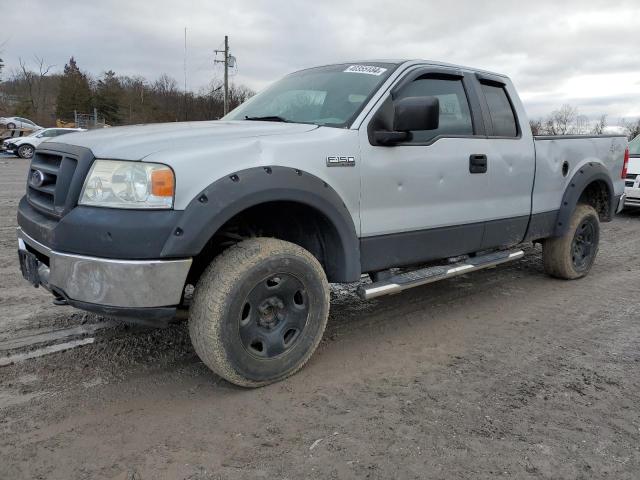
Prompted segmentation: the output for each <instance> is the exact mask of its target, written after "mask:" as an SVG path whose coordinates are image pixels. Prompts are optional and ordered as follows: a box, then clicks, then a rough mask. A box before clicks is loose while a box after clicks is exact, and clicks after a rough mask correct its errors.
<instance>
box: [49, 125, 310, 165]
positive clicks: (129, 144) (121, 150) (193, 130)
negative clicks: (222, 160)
mask: <svg viewBox="0 0 640 480" xmlns="http://www.w3.org/2000/svg"><path fill="white" fill-rule="evenodd" d="M316 128H318V126H317V125H308V124H300V123H281V122H259V121H243V120H239V121H220V120H214V121H205V122H176V123H156V124H148V125H132V126H129V127H113V128H103V129H100V130H91V131H88V132H79V133H70V134H67V135H64V137H63V138H61V139H60V140H58V141H57V142H56V143H66V144H69V145H76V146H79V147H85V148H88V149H90V150H91V151H92V152H93V154H94V155H95V156H96V157H97V158H110V159H118V160H141V159H143V158H144V157H146V156H148V155H151V154H153V153H157V152H163V151H168V150H178V151H184V150H185V149H188V148H194V149H198V148H200V147H204V146H208V145H211V144H213V143H223V142H227V141H229V140H233V139H238V138H249V137H262V136H268V135H284V134H295V133H303V132H308V131H310V130H314V129H316Z"/></svg>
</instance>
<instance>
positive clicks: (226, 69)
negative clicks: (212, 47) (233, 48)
mask: <svg viewBox="0 0 640 480" xmlns="http://www.w3.org/2000/svg"><path fill="white" fill-rule="evenodd" d="M215 52H216V53H224V60H215V63H224V114H225V115H226V114H227V113H229V59H230V57H231V55H229V36H228V35H225V36H224V50H216V51H215Z"/></svg>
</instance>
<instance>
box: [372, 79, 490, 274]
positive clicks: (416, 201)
mask: <svg viewBox="0 0 640 480" xmlns="http://www.w3.org/2000/svg"><path fill="white" fill-rule="evenodd" d="M465 75H471V74H470V73H465V72H462V71H460V70H456V69H444V68H440V67H439V68H437V69H436V68H433V69H428V68H425V67H418V68H416V69H414V70H410V71H409V72H408V73H407V74H405V76H404V77H403V78H401V79H400V80H399V82H397V83H396V86H392V87H391V89H390V91H389V92H387V94H386V95H384V96H383V97H382V98H381V99H380V102H379V104H378V105H377V107H376V108H374V109H373V110H372V113H371V115H370V116H369V117H368V118H367V119H366V120H365V121H364V123H363V124H362V127H361V128H360V134H359V135H360V148H361V153H362V166H361V168H362V196H361V231H362V233H361V235H362V238H361V257H362V271H365V272H366V271H375V270H382V269H385V268H389V267H392V266H401V265H410V264H415V263H419V262H425V261H428V260H432V259H439V258H445V257H450V256H455V255H461V254H466V253H470V252H475V251H478V250H480V249H481V245H482V239H483V233H484V228H485V220H486V219H487V218H490V217H491V216H492V212H491V210H492V203H491V198H492V192H491V188H490V183H489V176H488V174H487V168H486V153H487V152H486V148H487V145H486V140H485V139H484V123H483V120H482V113H481V110H480V105H479V101H478V99H477V97H476V94H475V89H473V88H471V85H470V83H469V82H470V79H466V78H465ZM408 78H411V81H409V82H407V79H408ZM398 86H401V88H400V89H399V90H397V91H394V89H396V88H398ZM392 94H393V99H394V100H397V99H400V98H404V97H412V96H424V97H436V98H437V99H438V100H439V104H440V117H439V126H438V128H437V129H436V130H428V131H415V132H412V138H411V139H410V140H409V141H404V142H402V143H400V144H396V145H394V146H381V145H376V144H373V143H372V140H371V139H370V137H371V135H370V132H368V130H369V128H368V127H369V126H370V125H371V122H372V120H373V119H374V117H375V114H376V112H377V110H378V108H382V107H383V104H384V102H385V100H387V99H388V98H389V95H392ZM483 158H484V168H482V164H483ZM474 165H475V166H474Z"/></svg>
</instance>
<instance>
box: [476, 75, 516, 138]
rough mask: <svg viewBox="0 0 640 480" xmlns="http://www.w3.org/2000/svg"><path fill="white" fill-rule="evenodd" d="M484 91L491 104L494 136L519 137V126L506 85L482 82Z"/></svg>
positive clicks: (490, 111) (488, 102)
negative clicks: (500, 85)
mask: <svg viewBox="0 0 640 480" xmlns="http://www.w3.org/2000/svg"><path fill="white" fill-rule="evenodd" d="M481 85H482V91H483V93H484V96H485V98H486V99H487V104H488V106H489V115H490V116H491V123H492V124H493V136H495V137H517V136H518V126H517V123H516V117H515V115H514V113H513V108H512V107H511V102H510V101H509V97H508V96H507V92H506V91H505V89H504V87H499V86H495V85H488V84H486V83H482V84H481Z"/></svg>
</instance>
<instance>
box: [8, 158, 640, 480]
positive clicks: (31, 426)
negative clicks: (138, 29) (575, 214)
mask: <svg viewBox="0 0 640 480" xmlns="http://www.w3.org/2000/svg"><path fill="white" fill-rule="evenodd" d="M26 169H27V163H26V162H25V161H23V160H18V159H13V158H9V157H2V156H0V208H1V211H0V216H1V218H0V348H2V345H4V351H0V355H4V356H5V358H9V357H7V355H14V356H15V355H19V354H21V353H24V352H29V351H33V349H34V348H36V346H34V345H35V343H37V342H35V341H34V343H33V345H31V346H29V342H28V341H27V342H22V340H24V339H29V338H32V339H40V340H38V341H39V342H40V346H42V345H41V344H42V343H43V342H44V343H46V342H45V341H44V340H42V339H43V338H47V335H48V333H47V332H51V331H54V332H55V331H64V332H66V331H69V329H73V328H86V327H87V326H102V325H105V324H104V323H103V322H104V321H105V320H104V319H102V318H100V317H97V316H94V315H88V314H84V313H82V312H77V311H74V310H72V309H71V308H69V307H53V306H52V305H51V303H50V297H49V296H48V295H47V294H46V293H45V292H43V291H42V290H34V289H32V288H31V287H29V286H28V285H27V284H26V283H25V282H24V281H23V280H22V279H21V278H20V276H19V273H18V270H17V268H18V266H17V260H16V253H15V244H16V241H15V233H14V227H15V208H16V205H17V201H18V198H19V196H20V195H21V194H22V191H23V189H24V187H23V185H24V184H23V182H24V177H25V172H26ZM602 239H603V240H602V245H601V252H600V255H599V257H598V260H597V263H596V265H595V267H594V269H593V271H592V272H591V274H590V276H589V277H587V278H585V279H583V280H580V281H574V282H564V281H559V280H553V279H550V278H548V277H546V276H545V275H544V274H543V272H542V267H541V263H540V248H539V247H536V248H528V249H527V253H528V255H527V257H526V258H525V259H524V260H521V261H518V262H515V263H512V264H510V265H505V266H502V267H499V268H496V269H492V270H486V271H482V272H478V273H475V274H470V275H467V276H464V277H459V278H457V279H452V280H450V281H445V282H441V283H437V284H433V285H429V286H425V287H421V288H417V289H414V290H409V291H407V292H405V293H403V294H400V295H396V296H391V297H383V298H380V299H377V300H375V301H369V302H363V301H361V300H359V299H358V298H357V297H356V296H355V294H354V289H353V288H351V287H350V288H337V287H336V288H334V289H333V304H332V308H331V317H330V320H329V326H328V330H327V332H326V334H325V337H324V340H323V342H322V344H321V346H320V348H319V350H318V351H317V353H316V354H315V355H314V357H313V358H312V359H311V361H310V362H309V364H308V365H307V367H306V368H304V369H303V370H302V371H301V372H300V373H299V374H297V375H295V376H294V377H292V378H290V379H289V380H287V381H284V382H281V383H279V384H276V385H272V386H269V387H265V388H262V389H258V390H243V389H240V388H236V387H234V386H232V385H230V384H228V383H226V382H224V381H223V380H221V379H219V378H218V377H216V376H215V375H213V374H212V373H210V372H209V371H208V370H207V369H206V368H205V367H204V366H203V364H202V363H201V362H200V361H199V360H198V358H197V357H196V355H195V353H194V352H193V349H192V348H191V346H190V344H189V339H188V334H187V331H186V328H185V326H184V325H183V324H180V325H175V326H173V327H171V328H169V329H165V330H155V329H139V328H138V329H132V328H128V327H124V326H122V325H120V324H115V325H113V324H108V325H109V326H108V328H105V329H103V330H99V331H97V332H96V333H95V334H94V335H92V336H91V337H90V338H91V341H92V342H93V343H89V344H87V345H84V346H82V347H78V348H75V349H72V350H68V351H65V352H62V353H55V354H51V355H47V356H44V357H40V358H36V359H31V360H27V361H22V362H18V363H16V364H13V365H10V366H6V367H3V368H0V478H1V479H12V480H13V479H22V478H46V479H76V478H79V479H102V478H105V479H157V478H168V479H242V478H279V479H302V478H322V479H324V478H371V479H376V478H380V479H389V478H441V479H450V478H464V479H481V478H496V477H504V478H524V479H527V478H531V479H537V478H549V479H552V478H553V479H556V478H562V479H565V478H570V479H588V478H612V479H637V478H639V477H640V301H639V299H640V213H628V214H624V215H622V216H620V217H618V218H616V220H615V221H614V222H612V223H610V224H606V225H604V226H603V232H602ZM74 331H75V330H74ZM82 338H87V335H84V336H82ZM16 339H18V340H19V341H17V342H16V341H15V340H16ZM12 341H13V342H14V343H11V342H12ZM21 342H22V343H21ZM12 358H13V357H12ZM16 358H17V357H16Z"/></svg>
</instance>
